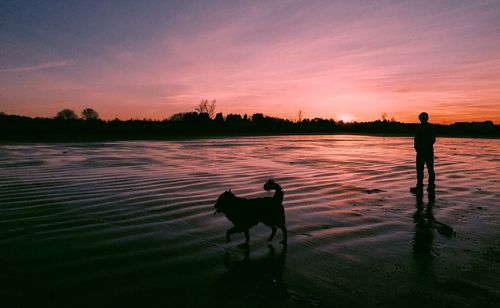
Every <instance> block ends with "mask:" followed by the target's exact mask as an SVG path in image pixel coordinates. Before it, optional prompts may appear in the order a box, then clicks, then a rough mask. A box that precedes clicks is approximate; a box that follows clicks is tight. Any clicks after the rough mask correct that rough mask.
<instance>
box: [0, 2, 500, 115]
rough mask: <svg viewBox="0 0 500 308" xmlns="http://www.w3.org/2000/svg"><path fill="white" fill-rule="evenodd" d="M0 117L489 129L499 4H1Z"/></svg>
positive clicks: (499, 100) (498, 54)
mask: <svg viewBox="0 0 500 308" xmlns="http://www.w3.org/2000/svg"><path fill="white" fill-rule="evenodd" d="M0 42H1V44H0V111H1V112H5V113H7V114H21V115H27V116H43V117H52V116H54V115H55V114H56V113H57V112H58V111H59V110H61V109H63V108H70V109H73V110H75V111H76V112H77V113H79V112H80V111H81V110H82V109H84V108H86V107H91V108H93V109H95V110H96V111H97V112H99V114H100V116H101V117H102V118H104V119H113V118H115V117H118V118H120V119H129V118H152V119H164V118H168V117H169V116H171V115H172V114H174V113H178V112H186V111H194V107H195V106H196V105H197V104H198V103H199V102H200V100H201V99H209V100H212V99H215V100H216V101H217V103H216V112H223V113H224V114H228V113H240V114H244V113H247V114H249V115H251V114H253V113H257V112H260V113H264V114H266V115H271V116H278V117H282V118H289V119H296V118H297V117H298V113H299V111H301V112H302V117H303V118H315V117H321V118H328V119H329V118H333V119H336V120H345V121H372V120H376V119H378V118H380V115H381V114H382V113H383V112H385V113H386V114H387V116H388V118H392V117H394V118H395V119H396V120H398V121H403V122H418V119H417V117H418V114H419V113H420V112H422V111H426V112H428V113H429V115H430V121H431V122H435V123H453V122H457V121H484V120H492V121H494V122H495V123H500V1H482V0H471V1H461V0H450V1H445V0H433V1H426V0H415V1H356V0H354V1H314V0H310V1H305V0H304V1H269V0H268V1H237V0H236V1H211V0H204V1H165V0H158V1H156V0H151V1H150V0H144V1H136V0H119V1H111V0H108V1H104V0H102V1H91V0H87V1H72V0H65V1H51V0H44V1H26V0H13V1H12V0H2V1H1V2H0Z"/></svg>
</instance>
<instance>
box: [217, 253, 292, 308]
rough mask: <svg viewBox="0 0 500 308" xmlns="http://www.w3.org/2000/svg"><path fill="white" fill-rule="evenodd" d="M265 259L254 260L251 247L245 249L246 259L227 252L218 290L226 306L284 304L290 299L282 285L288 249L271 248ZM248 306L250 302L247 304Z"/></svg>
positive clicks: (284, 286)
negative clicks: (241, 303)
mask: <svg viewBox="0 0 500 308" xmlns="http://www.w3.org/2000/svg"><path fill="white" fill-rule="evenodd" d="M268 247H269V252H268V253H267V255H265V256H263V257H262V256H261V257H251V256H250V251H251V248H250V246H248V245H247V246H245V248H244V252H243V258H238V257H236V256H234V255H232V254H231V253H230V252H228V251H226V252H225V254H224V265H225V267H226V269H227V272H225V273H224V274H223V275H222V277H221V278H220V280H219V282H218V284H219V285H218V286H217V289H218V290H221V291H222V292H221V294H220V295H219V296H221V297H222V298H223V299H224V301H225V302H227V301H228V300H229V301H230V302H233V303H234V302H237V301H240V300H242V299H244V300H247V301H248V300H250V301H255V302H256V303H259V302H260V303H261V304H264V303H270V302H276V303H280V302H281V303H283V302H286V301H287V299H288V290H287V286H286V284H285V282H284V281H283V271H284V269H285V262H286V254H287V246H286V245H285V246H281V247H280V248H279V249H278V251H276V250H275V248H274V247H273V246H272V245H268ZM245 304H246V305H247V306H248V304H249V303H248V302H247V303H245Z"/></svg>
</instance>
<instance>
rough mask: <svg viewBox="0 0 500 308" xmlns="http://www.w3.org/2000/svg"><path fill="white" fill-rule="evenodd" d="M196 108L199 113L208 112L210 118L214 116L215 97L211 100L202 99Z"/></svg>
mask: <svg viewBox="0 0 500 308" xmlns="http://www.w3.org/2000/svg"><path fill="white" fill-rule="evenodd" d="M194 110H196V111H198V113H207V114H208V116H209V117H210V118H213V116H214V113H215V99H214V100H212V101H211V102H209V101H208V99H202V100H201V102H200V103H199V104H198V106H196V107H195V108H194Z"/></svg>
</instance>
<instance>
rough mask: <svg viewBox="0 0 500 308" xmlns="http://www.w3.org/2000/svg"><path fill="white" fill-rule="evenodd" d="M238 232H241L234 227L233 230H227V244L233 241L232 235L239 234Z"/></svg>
mask: <svg viewBox="0 0 500 308" xmlns="http://www.w3.org/2000/svg"><path fill="white" fill-rule="evenodd" d="M237 232H239V231H238V228H236V227H232V228H231V229H229V230H227V231H226V242H227V243H229V241H230V240H231V234H233V233H237Z"/></svg>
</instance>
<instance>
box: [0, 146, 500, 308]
mask: <svg viewBox="0 0 500 308" xmlns="http://www.w3.org/2000/svg"><path fill="white" fill-rule="evenodd" d="M436 156H437V159H436V171H437V200H436V203H435V206H434V208H433V215H434V217H435V219H436V220H438V221H440V222H442V223H445V224H447V225H449V226H451V227H452V228H453V229H454V231H455V232H456V237H453V236H446V235H443V234H440V233H439V232H437V230H436V229H433V228H429V227H428V224H427V223H426V222H428V220H426V218H425V217H426V216H425V215H426V214H425V211H422V212H418V211H417V207H416V200H415V198H414V197H413V196H412V195H411V194H410V193H409V191H408V188H409V187H410V186H412V185H413V184H414V170H413V165H414V163H413V161H414V152H413V149H412V139H411V138H400V137H391V138H384V137H367V136H286V137H259V138H252V137H246V138H224V139H206V140H190V141H159V142H110V143H99V144H97V143H85V144H23V145H0V170H1V172H0V262H1V263H0V264H1V266H2V270H1V271H0V285H1V288H0V299H1V302H2V304H1V306H2V307H22V306H30V307H42V306H53V307H55V306H64V307H74V306H84V307H97V306H105V307H111V306H119V307H139V306H141V307H145V306H157V307H160V306H163V307H182V306H198V307H205V306H220V307H258V306H272V307H283V306H292V307H303V306H319V307H332V306H333V307H377V306H380V307H391V306H393V307H395V306H403V307H425V306H427V307H498V306H499V305H500V224H499V222H500V218H499V214H500V209H499V207H500V141H499V140H492V139H480V140H475V139H445V138H441V139H439V140H438V143H437V145H436ZM269 177H273V178H275V179H276V181H277V182H278V183H280V184H281V185H282V186H283V188H284V189H285V202H284V204H285V208H286V215H287V224H288V227H289V245H288V247H287V248H286V249H285V248H284V247H283V246H282V245H280V244H279V243H278V241H279V240H280V239H281V233H280V232H278V234H277V239H275V240H274V241H273V242H272V243H271V244H270V245H268V243H267V242H266V237H267V235H268V234H269V229H268V228H266V227H265V226H262V225H260V226H257V227H255V228H253V229H252V230H251V232H250V235H251V245H250V248H249V249H248V250H245V249H242V248H238V247H237V245H238V244H239V243H241V242H242V241H243V236H242V235H239V234H237V235H234V236H233V241H232V242H230V243H225V240H224V232H225V230H226V229H228V228H229V227H230V223H229V222H228V221H227V220H226V219H225V217H223V216H221V215H217V216H213V215H212V212H213V208H212V207H213V203H214V201H215V199H216V198H217V196H218V195H219V194H220V193H221V192H223V191H224V190H225V189H226V188H232V190H233V192H235V193H236V194H237V195H240V196H247V197H255V196H266V195H271V193H266V192H264V191H263V190H262V185H263V183H264V182H265V180H267V178H269ZM426 205H427V199H426V198H425V199H424V206H426Z"/></svg>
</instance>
